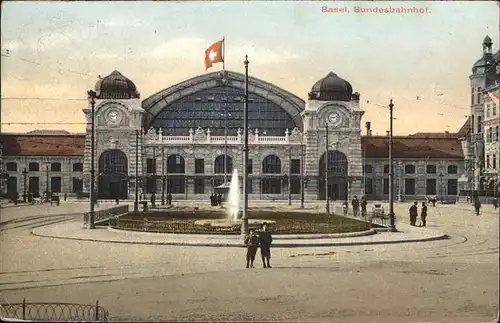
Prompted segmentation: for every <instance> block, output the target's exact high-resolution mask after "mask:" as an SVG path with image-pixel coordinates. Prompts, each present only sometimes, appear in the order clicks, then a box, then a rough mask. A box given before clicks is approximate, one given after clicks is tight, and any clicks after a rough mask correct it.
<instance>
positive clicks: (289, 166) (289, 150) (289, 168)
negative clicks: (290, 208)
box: [288, 148, 292, 205]
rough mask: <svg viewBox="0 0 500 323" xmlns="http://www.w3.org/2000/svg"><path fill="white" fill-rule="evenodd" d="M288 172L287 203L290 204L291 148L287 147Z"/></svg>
mask: <svg viewBox="0 0 500 323" xmlns="http://www.w3.org/2000/svg"><path fill="white" fill-rule="evenodd" d="M288 173H289V174H290V176H288V205H292V188H291V181H292V149H291V148H290V149H288Z"/></svg>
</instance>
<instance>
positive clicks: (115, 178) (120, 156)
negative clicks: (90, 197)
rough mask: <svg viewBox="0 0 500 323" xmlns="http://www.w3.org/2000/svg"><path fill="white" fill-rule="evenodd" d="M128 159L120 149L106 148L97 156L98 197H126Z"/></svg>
mask: <svg viewBox="0 0 500 323" xmlns="http://www.w3.org/2000/svg"><path fill="white" fill-rule="evenodd" d="M127 176H128V159H127V155H125V153H124V152H123V151H121V150H118V149H110V150H106V151H105V152H103V153H102V154H101V156H100V157H99V181H98V183H99V185H98V192H99V198H107V199H112V198H120V199H124V198H127V192H128V185H127Z"/></svg>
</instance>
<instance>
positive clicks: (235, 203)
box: [226, 169, 240, 220]
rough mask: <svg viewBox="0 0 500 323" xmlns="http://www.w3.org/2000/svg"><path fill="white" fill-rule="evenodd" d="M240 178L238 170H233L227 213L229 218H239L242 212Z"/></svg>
mask: <svg viewBox="0 0 500 323" xmlns="http://www.w3.org/2000/svg"><path fill="white" fill-rule="evenodd" d="M239 182H240V181H239V179H238V170H237V169H235V170H233V175H232V176H231V185H229V193H228V197H227V208H226V214H227V217H228V219H229V220H238V218H239V213H240V183H239Z"/></svg>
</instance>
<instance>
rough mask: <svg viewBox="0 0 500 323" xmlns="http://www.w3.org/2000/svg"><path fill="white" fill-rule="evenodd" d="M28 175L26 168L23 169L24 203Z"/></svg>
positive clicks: (24, 200)
mask: <svg viewBox="0 0 500 323" xmlns="http://www.w3.org/2000/svg"><path fill="white" fill-rule="evenodd" d="M26 175H28V171H26V168H24V169H23V179H24V192H23V203H26Z"/></svg>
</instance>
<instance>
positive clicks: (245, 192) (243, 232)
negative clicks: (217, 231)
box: [241, 55, 250, 236]
mask: <svg viewBox="0 0 500 323" xmlns="http://www.w3.org/2000/svg"><path fill="white" fill-rule="evenodd" d="M249 63H250V62H249V61H248V55H245V61H244V62H243V64H245V104H244V106H243V136H244V137H243V143H244V146H243V155H244V157H243V160H244V164H243V167H242V168H243V169H242V172H243V214H242V217H241V220H242V221H241V235H242V236H245V235H246V234H247V233H248V213H247V212H248V190H247V189H248V185H247V184H248V183H247V182H248V64H249Z"/></svg>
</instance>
